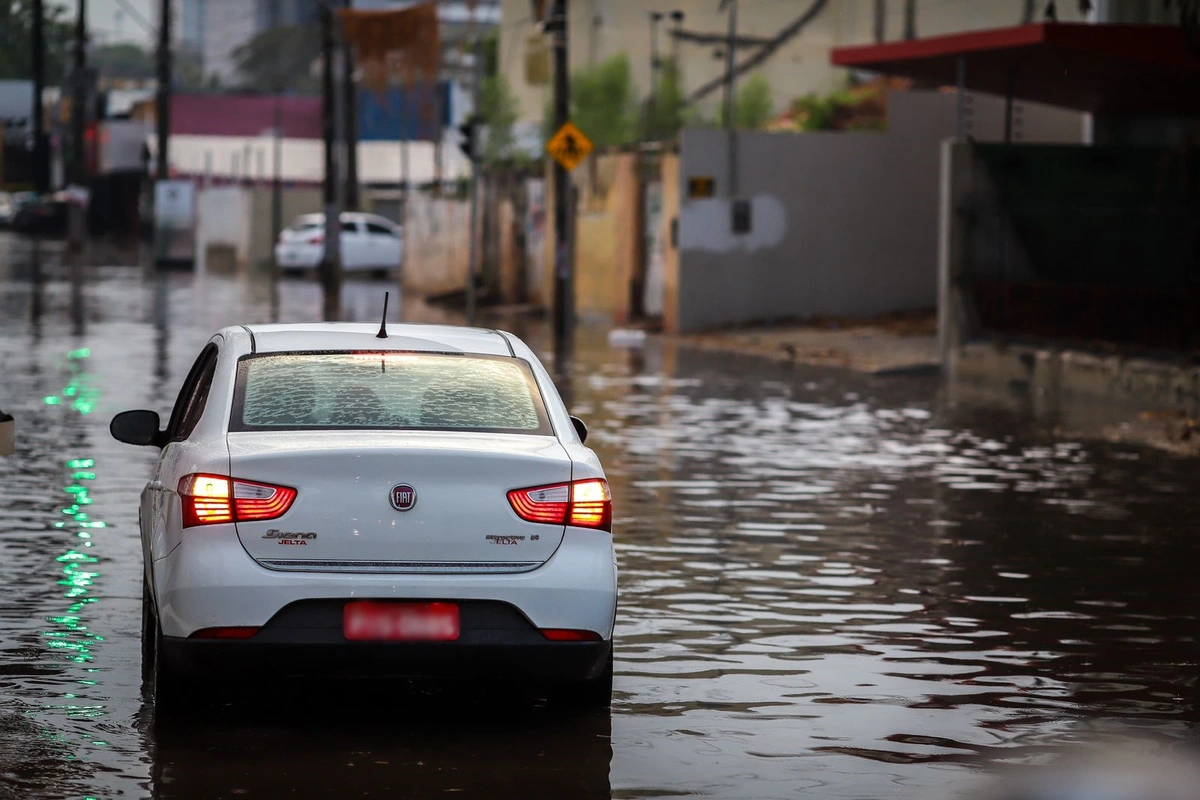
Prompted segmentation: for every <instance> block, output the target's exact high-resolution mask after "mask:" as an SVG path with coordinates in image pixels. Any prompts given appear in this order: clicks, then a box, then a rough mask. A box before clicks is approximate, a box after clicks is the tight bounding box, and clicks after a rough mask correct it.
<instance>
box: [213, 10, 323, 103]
mask: <svg viewBox="0 0 1200 800" xmlns="http://www.w3.org/2000/svg"><path fill="white" fill-rule="evenodd" d="M320 54H321V28H320V26H319V25H280V26H279V27H276V28H271V29H270V30H266V31H263V32H262V33H260V34H259V35H257V36H255V37H254V38H253V39H251V40H250V41H248V42H246V43H245V44H244V45H241V46H240V47H238V48H237V49H235V50H234V51H233V60H234V65H235V67H236V69H237V73H238V77H239V78H240V79H241V82H242V86H243V87H244V88H246V89H252V90H255V91H268V92H269V91H316V90H317V88H318V83H317V79H316V78H315V77H314V76H313V74H312V65H313V62H315V61H316V60H317V58H318V56H320Z"/></svg>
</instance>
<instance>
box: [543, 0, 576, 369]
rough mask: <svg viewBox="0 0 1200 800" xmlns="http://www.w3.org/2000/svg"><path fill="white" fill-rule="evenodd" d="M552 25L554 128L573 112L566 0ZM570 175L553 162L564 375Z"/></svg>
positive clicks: (569, 323) (557, 357)
mask: <svg viewBox="0 0 1200 800" xmlns="http://www.w3.org/2000/svg"><path fill="white" fill-rule="evenodd" d="M549 25H550V29H551V31H552V34H553V39H554V128H555V130H558V129H560V128H562V126H563V125H565V124H566V123H567V121H568V118H569V117H570V115H571V112H570V109H571V84H570V81H569V79H568V69H569V67H570V61H569V60H568V57H567V0H554V7H553V10H552V11H551V12H550V20H549ZM573 197H574V195H573V192H572V191H571V176H570V174H569V173H568V172H567V170H566V167H564V166H563V165H562V164H559V163H558V161H557V160H556V161H555V163H554V249H555V259H554V365H555V370H556V371H557V372H558V373H559V374H560V375H565V374H566V371H567V365H568V363H569V362H570V359H571V336H572V334H573V333H574V330H573V329H574V327H575V326H574V322H575V320H574V317H575V298H574V296H573V290H574V287H573V286H572V280H571V278H572V275H571V273H572V271H573V266H574V265H573V264H572V261H573V260H574V259H573V255H574V254H573V253H572V247H573V246H574V239H575V237H574V236H573V235H572V232H571V230H570V227H571V226H570V222H571V219H572V214H571V210H570V204H571V200H572V199H573Z"/></svg>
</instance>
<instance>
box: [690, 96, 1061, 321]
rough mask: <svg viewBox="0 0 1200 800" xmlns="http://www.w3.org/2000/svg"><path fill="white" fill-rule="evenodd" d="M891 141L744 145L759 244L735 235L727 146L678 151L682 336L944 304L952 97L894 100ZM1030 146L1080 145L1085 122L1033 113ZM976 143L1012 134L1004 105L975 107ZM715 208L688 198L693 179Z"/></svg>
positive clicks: (789, 139) (771, 137) (856, 136)
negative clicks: (706, 179) (943, 166)
mask: <svg viewBox="0 0 1200 800" xmlns="http://www.w3.org/2000/svg"><path fill="white" fill-rule="evenodd" d="M888 104H889V105H888V130H887V131H886V132H875V133H871V132H856V133H841V132H822V133H804V134H770V133H755V132H742V133H739V134H738V164H739V178H738V183H739V192H738V196H739V197H740V198H744V199H746V200H749V201H750V203H751V207H752V217H753V229H752V231H751V232H750V233H749V234H745V235H734V234H733V233H732V231H731V222H730V219H731V209H730V199H729V196H728V186H729V182H728V176H727V169H726V165H727V163H728V162H727V147H726V142H727V139H726V134H725V132H724V131H720V130H687V131H685V132H684V134H683V139H682V164H681V170H680V172H681V187H682V189H681V198H682V201H681V207H680V216H679V276H678V320H679V327H680V329H681V330H685V331H687V330H699V329H704V328H710V327H715V326H721V325H735V324H741V323H751V322H770V321H780V320H785V319H793V318H806V317H812V316H818V315H830V316H861V315H873V314H880V313H886V312H891V311H901V310H911V309H921V308H934V307H935V306H936V304H937V242H938V238H937V236H938V181H939V153H940V143H941V142H942V140H944V139H947V138H950V137H953V136H954V133H955V98H954V96H953V95H951V94H944V93H941V92H903V93H896V94H893V95H891V96H890V97H889V99H888ZM1027 106H1028V107H1027V108H1025V109H1024V110H1023V113H1022V118H1023V120H1024V122H1023V124H1022V126H1021V138H1022V140H1023V141H1043V142H1071V141H1074V142H1078V141H1079V137H1080V135H1081V126H1080V124H1079V115H1078V114H1073V113H1071V112H1065V111H1058V110H1055V109H1048V108H1045V107H1034V106H1031V105H1028V104H1027ZM971 107H972V109H973V113H972V123H971V125H970V127H969V128H968V134H969V135H972V136H973V137H974V138H976V139H979V140H981V141H996V140H1000V139H1001V138H1002V136H1003V103H1002V102H1001V101H999V100H998V99H996V98H990V97H973V98H972V102H971ZM694 176H710V177H713V178H714V179H715V182H716V186H715V196H714V197H712V198H709V199H688V197H687V186H688V179H689V178H690V177H694Z"/></svg>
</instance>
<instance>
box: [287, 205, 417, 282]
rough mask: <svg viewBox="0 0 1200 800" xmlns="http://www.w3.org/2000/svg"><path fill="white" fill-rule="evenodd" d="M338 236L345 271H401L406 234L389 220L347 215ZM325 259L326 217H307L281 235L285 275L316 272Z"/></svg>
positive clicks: (370, 216) (355, 214)
mask: <svg viewBox="0 0 1200 800" xmlns="http://www.w3.org/2000/svg"><path fill="white" fill-rule="evenodd" d="M339 219H340V220H341V229H340V231H339V233H338V237H339V249H340V250H341V252H342V269H343V270H344V271H346V272H358V271H368V272H381V271H384V270H392V269H397V268H399V267H400V265H401V264H402V262H403V259H404V230H403V229H402V228H401V227H400V226H399V225H397V224H396V223H394V222H392V221H391V220H389V219H386V218H385V217H379V216H376V215H374V214H360V213H357V212H346V213H343V214H342V215H341V216H340V217H339ZM324 255H325V215H324V214H304V215H302V216H299V217H297V218H296V219H295V220H294V221H293V222H292V224H291V225H289V226H288V227H287V228H285V229H284V230H283V231H281V232H280V234H279V241H278V242H276V244H275V261H276V263H277V264H278V265H279V268H280V269H281V270H283V271H285V272H297V271H300V270H310V269H315V268H316V267H317V266H318V265H320V263H321V259H322V258H323V257H324Z"/></svg>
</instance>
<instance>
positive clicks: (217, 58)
mask: <svg viewBox="0 0 1200 800" xmlns="http://www.w3.org/2000/svg"><path fill="white" fill-rule="evenodd" d="M319 7H320V6H319V3H318V0H183V5H182V7H181V9H180V38H181V41H182V44H183V45H184V46H185V47H187V48H188V49H190V50H192V51H193V52H195V53H199V54H200V57H201V64H202V68H203V70H204V74H205V76H206V77H208V76H211V77H213V78H215V79H216V80H217V81H218V82H219V83H220V84H224V85H229V84H233V83H236V81H237V71H236V67H235V62H234V59H233V53H234V51H235V50H237V48H238V47H240V46H242V45H244V44H245V43H246V42H248V41H250V40H251V39H253V38H254V37H255V36H257V35H259V34H260V33H262V32H264V31H266V30H270V29H271V28H274V27H277V26H279V25H303V24H310V23H311V24H315V23H316V19H317V12H318V10H319Z"/></svg>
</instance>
